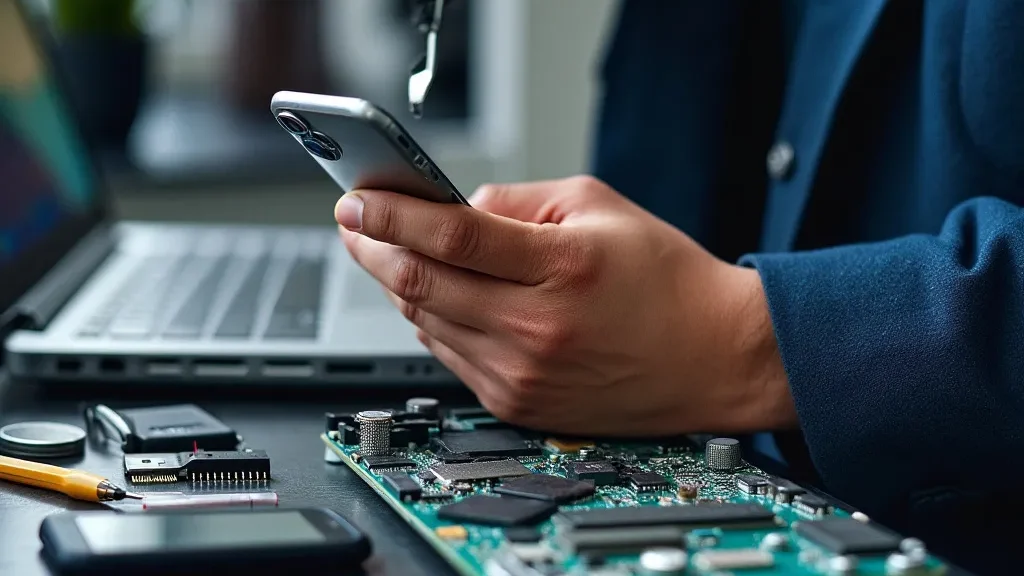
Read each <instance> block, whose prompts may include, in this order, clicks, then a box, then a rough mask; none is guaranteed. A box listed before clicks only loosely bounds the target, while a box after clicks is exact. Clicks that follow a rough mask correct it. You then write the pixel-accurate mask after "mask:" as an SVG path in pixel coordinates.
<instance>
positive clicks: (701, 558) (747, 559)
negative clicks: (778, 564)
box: [693, 548, 775, 572]
mask: <svg viewBox="0 0 1024 576" xmlns="http://www.w3.org/2000/svg"><path fill="white" fill-rule="evenodd" d="M693 565H694V566H696V567H697V568H698V569H700V570H701V571H702V572H718V571H722V570H742V569H748V570H749V569H751V568H771V567H772V566H774V565H775V557H774V556H772V555H771V553H770V552H764V551H762V550H758V549H757V548H739V549H735V550H702V551H700V552H697V553H696V554H694V555H693Z"/></svg>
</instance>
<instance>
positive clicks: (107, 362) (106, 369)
mask: <svg viewBox="0 0 1024 576" xmlns="http://www.w3.org/2000/svg"><path fill="white" fill-rule="evenodd" d="M100 372H102V373H103V374H121V373H122V372H124V360H121V359H120V358H100Z"/></svg>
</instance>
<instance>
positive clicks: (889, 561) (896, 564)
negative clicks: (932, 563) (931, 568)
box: [885, 554, 924, 574]
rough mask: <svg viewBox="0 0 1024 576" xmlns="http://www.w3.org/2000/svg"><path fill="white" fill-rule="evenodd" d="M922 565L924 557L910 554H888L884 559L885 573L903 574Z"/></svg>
mask: <svg viewBox="0 0 1024 576" xmlns="http://www.w3.org/2000/svg"><path fill="white" fill-rule="evenodd" d="M922 566H924V558H922V557H920V556H917V555H910V554H890V555H889V557H888V558H886V559H885V573H886V574H905V573H907V572H912V571H914V570H917V569H918V568H920V567H922Z"/></svg>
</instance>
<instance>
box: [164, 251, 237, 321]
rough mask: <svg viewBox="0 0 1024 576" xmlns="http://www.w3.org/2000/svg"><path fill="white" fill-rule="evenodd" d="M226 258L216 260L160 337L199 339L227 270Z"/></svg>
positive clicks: (227, 261) (227, 260)
mask: <svg viewBox="0 0 1024 576" xmlns="http://www.w3.org/2000/svg"><path fill="white" fill-rule="evenodd" d="M228 263H229V259H228V258H227V257H222V258H218V259H217V260H216V261H215V262H214V263H213V266H212V267H211V268H210V269H209V270H208V271H207V273H206V275H205V276H204V277H203V279H202V280H200V281H199V283H198V284H196V287H195V289H194V290H192V293H191V294H189V296H188V299H187V300H186V301H185V302H184V303H183V304H182V305H181V307H180V308H178V311H177V312H176V313H175V314H174V317H173V318H171V321H170V323H169V324H168V325H167V327H166V328H164V330H163V333H162V336H164V337H168V338H199V336H200V335H201V334H202V332H203V326H205V325H206V318H207V316H208V315H209V313H210V307H211V306H212V304H213V299H214V297H215V296H216V295H217V288H218V286H220V282H221V279H222V278H223V277H224V272H225V270H227V268H228Z"/></svg>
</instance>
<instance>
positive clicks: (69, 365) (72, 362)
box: [56, 358, 82, 374]
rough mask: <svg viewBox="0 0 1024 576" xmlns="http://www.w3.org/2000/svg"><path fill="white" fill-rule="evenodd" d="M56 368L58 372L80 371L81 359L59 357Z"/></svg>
mask: <svg viewBox="0 0 1024 576" xmlns="http://www.w3.org/2000/svg"><path fill="white" fill-rule="evenodd" d="M56 368H57V373H58V374H78V373H79V372H81V371H82V361H81V360H79V359H77V358H60V359H58V360H57V363H56Z"/></svg>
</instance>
